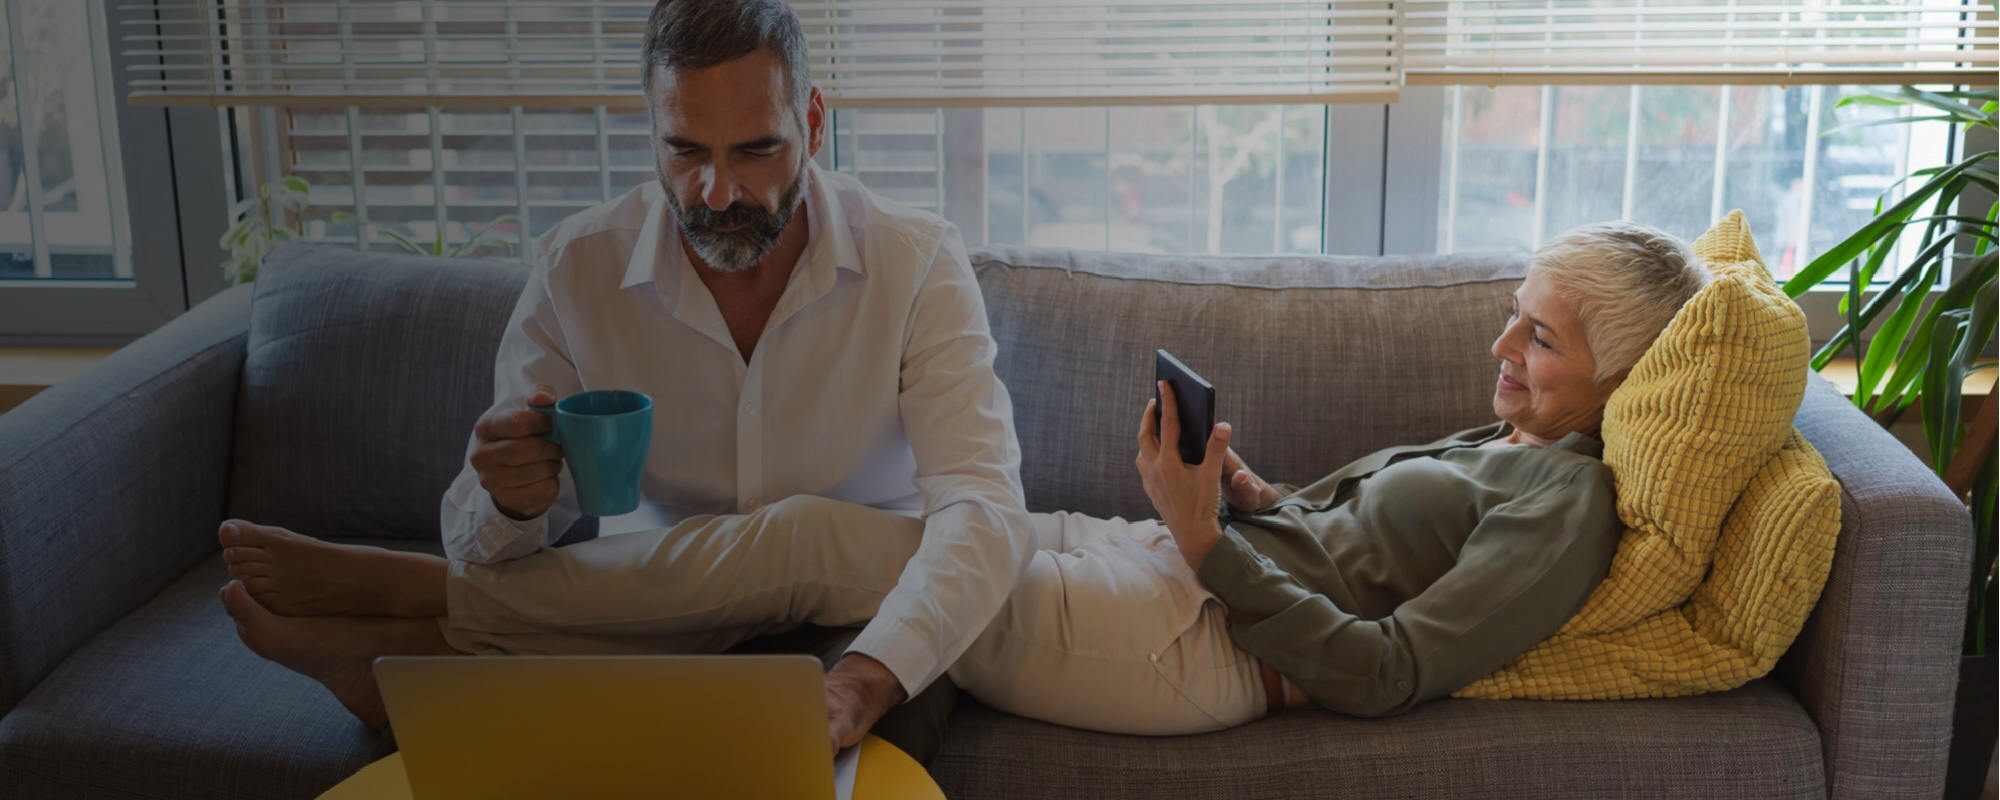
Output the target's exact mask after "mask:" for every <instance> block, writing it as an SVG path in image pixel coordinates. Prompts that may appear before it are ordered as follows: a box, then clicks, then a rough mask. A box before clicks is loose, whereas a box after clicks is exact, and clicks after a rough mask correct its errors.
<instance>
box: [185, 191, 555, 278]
mask: <svg viewBox="0 0 2000 800" xmlns="http://www.w3.org/2000/svg"><path fill="white" fill-rule="evenodd" d="M311 192H312V185H311V184H309V183H307V182H306V179H304V178H301V177H299V176H297V175H287V176H285V177H283V178H280V179H278V180H275V181H272V182H270V183H267V184H265V185H264V186H263V187H261V188H259V189H258V190H257V196H256V197H254V198H245V199H243V200H242V201H240V202H238V203H237V204H236V205H235V206H234V207H233V208H231V209H230V210H229V217H230V221H231V224H230V226H229V230H227V231H224V232H223V234H222V241H221V244H222V247H223V249H225V250H228V251H229V258H228V259H226V260H224V261H223V262H222V274H223V279H224V280H225V281H226V282H227V283H231V284H236V283H248V282H250V281H253V280H256V279H257V265H259V264H262V263H264V256H265V255H266V254H268V253H270V252H271V251H272V250H273V249H276V248H277V246H278V245H279V244H280V243H283V242H287V241H291V240H293V239H299V238H302V237H304V235H305V223H306V220H307V219H308V218H309V217H311V216H312V214H313V213H314V209H313V208H312V205H311V203H310V202H309V201H308V195H309V194H310V193H311ZM351 218H352V217H351V215H349V214H348V213H347V212H345V211H334V212H331V213H329V214H327V219H329V220H330V221H333V222H345V221H347V220H349V219H351ZM514 220H515V217H514V215H513V214H503V215H501V216H499V217H496V218H494V219H493V220H491V221H489V222H487V223H486V224H484V225H480V226H479V227H478V228H476V229H474V230H473V233H472V236H471V237H470V238H468V239H467V240H466V241H463V242H459V243H457V244H448V243H447V242H445V240H444V227H443V226H439V227H438V232H437V236H436V237H435V238H434V240H433V241H429V242H421V243H420V242H417V241H415V240H413V239H411V238H410V237H408V236H404V235H403V234H401V233H398V232H396V231H393V230H390V229H388V228H377V229H376V230H379V231H380V232H381V233H382V234H383V235H384V236H386V237H387V238H388V240H389V241H390V242H391V243H393V244H395V245H396V247H397V248H399V249H401V250H403V251H405V252H408V253H410V254H411V255H419V256H446V257H458V256H471V255H480V254H482V253H485V252H487V251H490V250H494V249H498V250H500V251H503V252H504V251H507V250H510V249H511V245H509V243H508V242H506V241H505V240H496V241H491V242H489V241H487V239H486V237H487V234H488V233H490V232H492V231H493V229H495V228H497V227H500V226H502V225H505V224H507V223H510V222H513V221H514ZM371 227H373V226H371Z"/></svg>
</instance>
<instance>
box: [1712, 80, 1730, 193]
mask: <svg viewBox="0 0 2000 800" xmlns="http://www.w3.org/2000/svg"><path fill="white" fill-rule="evenodd" d="M1729 89H1730V87H1728V86H1724V87H1722V89H1721V91H1718V92H1716V95H1717V97H1716V102H1717V103H1720V104H1721V107H1720V108H1718V109H1717V110H1716V112H1715V185H1714V186H1711V187H1710V188H1709V193H1708V220H1709V222H1711V223H1713V222H1715V221H1716V220H1719V219H1722V187H1723V184H1724V182H1725V181H1726V180H1728V177H1729V106H1730V105H1731V104H1730V102H1729Z"/></svg>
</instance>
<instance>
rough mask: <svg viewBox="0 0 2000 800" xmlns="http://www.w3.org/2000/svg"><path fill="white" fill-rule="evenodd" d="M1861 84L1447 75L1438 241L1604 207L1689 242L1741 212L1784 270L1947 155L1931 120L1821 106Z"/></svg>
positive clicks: (1504, 236)
mask: <svg viewBox="0 0 2000 800" xmlns="http://www.w3.org/2000/svg"><path fill="white" fill-rule="evenodd" d="M1860 88H1861V87H1853V86H1795V87H1776V86H1540V87H1537V86H1500V87H1476V86H1465V87H1453V88H1451V89H1450V90H1449V91H1448V99H1447V100H1446V103H1447V105H1448V106H1449V108H1448V109H1447V111H1446V114H1445V136H1444V142H1445V144H1444V152H1443V154H1442V155H1441V157H1440V158H1441V160H1442V163H1443V164H1444V165H1445V166H1444V170H1443V175H1444V178H1443V180H1442V181H1441V184H1442V185H1441V188H1440V191H1439V204H1440V211H1439V217H1438V218H1439V226H1438V227H1439V230H1438V249H1439V251H1440V252H1453V251H1465V250H1482V249H1510V248H1520V249H1529V248H1532V247H1533V246H1534V245H1535V244H1537V243H1540V242H1544V241H1547V240H1548V239H1549V238H1551V237H1553V236H1554V235H1556V234H1558V233H1560V232H1562V231H1563V230H1564V229H1567V228H1569V227H1571V226H1574V225H1578V224H1581V223H1585V222H1592V221H1597V220H1604V219H1619V218H1623V219H1631V220H1635V221H1639V222H1643V223H1647V224H1650V225H1654V226H1656V227H1659V228H1661V229H1663V230H1665V231H1667V232H1668V233H1672V234H1674V235H1676V236H1680V237H1683V238H1689V239H1691V238H1692V237H1694V236H1698V235H1700V233H1701V232H1702V231H1703V230H1706V229H1707V228H1708V226H1709V224H1710V223H1711V222H1713V221H1714V220H1716V219H1719V218H1720V217H1721V216H1722V215H1723V214H1725V213H1727V212H1728V211H1729V210H1730V209H1732V208H1741V209H1744V212H1745V213H1746V214H1747V215H1748V216H1749V218H1750V221H1751V224H1752V225H1753V226H1754V228H1755V230H1756V233H1757V239H1758V242H1759V244H1760V246H1761V248H1762V249H1763V252H1764V255H1765V260H1766V261H1767V262H1769V265H1770V267H1771V270H1772V272H1773V273H1775V274H1776V276H1777V277H1778V279H1779V280H1783V279H1785V278H1787V277H1789V276H1791V275H1792V274H1793V273H1795V272H1797V271H1798V269H1799V268H1800V267H1802V266H1804V265H1805V264H1806V263H1807V262H1809V261H1810V260H1811V259H1812V257H1813V256H1814V255H1816V254H1818V253H1820V252H1823V251H1824V250H1825V249H1826V248H1828V247H1830V246H1832V245H1833V244H1836V243H1837V242H1839V241H1840V240H1841V239H1843V238H1845V237H1846V236H1847V235H1848V234H1850V233H1852V232H1853V231H1854V230H1856V229H1858V228H1860V227H1861V226H1862V225H1863V224H1865V223H1866V222H1867V221H1868V220H1870V219H1872V218H1874V216H1875V202H1876V198H1877V196H1878V195H1880V194H1881V193H1882V192H1883V191H1884V190H1887V189H1890V188H1891V186H1892V184H1895V183H1896V181H1898V180H1899V179H1901V178H1902V177H1903V176H1904V175H1906V174H1907V173H1908V167H1909V165H1911V164H1912V163H1925V164H1934V163H1945V159H1946V158H1947V156H1948V152H1947V151H1948V145H1949V144H1950V143H1951V139H1952V135H1953V131H1952V130H1951V127H1950V126H1949V125H1947V124H1945V123H1942V122H1924V123H1915V124H1911V125H1892V126H1877V127H1856V126H1857V125H1859V124H1861V123H1865V122H1868V121H1871V120H1876V119H1880V118H1882V117H1883V116H1884V114H1885V113H1894V112H1893V110H1885V109H1881V108H1878V107H1874V106H1850V107H1847V108H1841V109H1836V108H1835V105H1836V103H1837V101H1838V100H1839V98H1840V97H1841V96H1842V95H1843V94H1847V93H1853V92H1855V91H1858V90H1859V89H1860ZM1896 196H1897V195H1895V194H1893V193H1892V195H1891V196H1890V197H1889V199H1888V202H1889V203H1893V202H1894V201H1895V198H1896ZM1921 231H1922V229H1921V226H1912V227H1911V228H1910V229H1908V234H1907V238H1906V239H1905V242H1904V247H1905V248H1908V247H1911V246H1914V244H1915V241H1916V239H1917V238H1918V237H1919V236H1920V235H1921ZM1906 252H1907V251H1906ZM1834 280H1835V281H1836V282H1844V281H1845V275H1844V274H1840V275H1836V276H1835V278H1834Z"/></svg>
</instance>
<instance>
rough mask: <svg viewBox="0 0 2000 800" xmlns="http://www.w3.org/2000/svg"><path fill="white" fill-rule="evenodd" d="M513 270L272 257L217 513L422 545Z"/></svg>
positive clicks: (427, 261)
mask: <svg viewBox="0 0 2000 800" xmlns="http://www.w3.org/2000/svg"><path fill="white" fill-rule="evenodd" d="M526 277H527V272H526V269H525V268H524V267H523V266H522V265H520V264H518V263H515V262H504V261H481V260H473V259H443V258H419V257H414V256H400V255H387V254H382V253H361V252H356V251H354V250H352V249H349V248H343V247H333V246H327V245H304V244H292V245H287V246H285V247H282V248H280V249H278V250H277V251H276V252H274V253H272V254H271V256H270V257H269V258H267V259H266V260H265V262H264V266H263V268H262V270H261V272H260V273H259V275H258V278H257V289H256V296H255V300H254V301H253V304H252V309H251V320H250V340H249V343H248V351H247V354H246V356H245V361H244V364H243V386H242V390H241V391H242V393H241V395H240V396H239V398H238V401H237V412H236V419H237V427H236V442H235V451H234V452H235V457H234V460H233V461H232V467H231V475H230V483H229V511H228V513H229V515H231V516H236V517H242V518H244V519H251V520H256V521H258V522H261V523H265V524H270V525H283V526H286V527H289V528H292V529H294V530H298V531H301V532H304V533H310V534H312V535H315V536H391V537H402V538H414V539H423V540H426V541H436V540H437V539H438V501H439V498H441V497H443V496H444V491H445V489H446V488H447V487H448V486H450V485H451V481H452V478H454V477H455V476H457V475H458V471H459V468H460V467H461V466H462V465H463V464H464V458H465V448H466V441H467V437H469V436H470V435H471V432H472V424H473V422H474V421H475V420H477V419H478V418H479V415H480V414H481V413H482V412H484V411H485V410H486V408H487V407H488V406H490V405H491V404H492V398H493V356H494V352H495V350H496V349H497V348H498V347H499V343H500V334H501V331H502V330H503V329H504V328H505V327H506V323H507V317H508V315H509V314H510V313H511V312H512V311H513V308H514V302H515V300H516V298H517V297H518V296H519V295H520V293H521V286H522V283H523V282H524V281H525V280H526Z"/></svg>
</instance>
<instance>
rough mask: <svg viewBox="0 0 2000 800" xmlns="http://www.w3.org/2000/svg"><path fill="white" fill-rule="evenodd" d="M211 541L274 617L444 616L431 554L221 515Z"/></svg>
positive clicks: (439, 574) (441, 571)
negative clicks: (315, 535) (318, 536)
mask: <svg viewBox="0 0 2000 800" xmlns="http://www.w3.org/2000/svg"><path fill="white" fill-rule="evenodd" d="M216 539H217V540H218V541H220V542H221V543H222V560H223V562H225V563H226V564H227V565H228V567H229V575H230V577H232V578H235V579H237V580H240V581H242V582H243V586H244V588H245V589H247V590H249V592H250V597H252V598H254V599H255V600H256V601H257V603H258V604H259V605H262V606H264V607H265V608H267V609H270V610H271V611H272V612H274V613H276V614H279V615H281V616H287V617H326V616H379V617H442V616H444V615H445V599H444V581H445V561H444V559H442V558H438V557H437V556H432V555H425V554H423V553H404V552H399V551H395V550H385V549H383V548H380V547H366V546H362V545H352V544H335V543H333V542H326V541H321V540H319V539H315V538H313V537H311V536H305V535H303V534H298V533H293V532H291V531H288V530H285V529H284V528H280V527H276V526H272V525H258V524H256V523H254V522H249V521H247V520H240V519H232V520H227V521H224V522H223V523H222V525H221V527H220V528H218V529H217V531H216Z"/></svg>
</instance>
